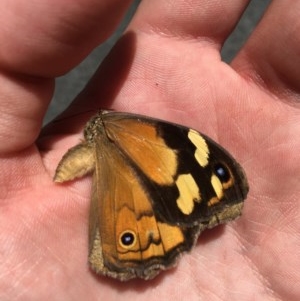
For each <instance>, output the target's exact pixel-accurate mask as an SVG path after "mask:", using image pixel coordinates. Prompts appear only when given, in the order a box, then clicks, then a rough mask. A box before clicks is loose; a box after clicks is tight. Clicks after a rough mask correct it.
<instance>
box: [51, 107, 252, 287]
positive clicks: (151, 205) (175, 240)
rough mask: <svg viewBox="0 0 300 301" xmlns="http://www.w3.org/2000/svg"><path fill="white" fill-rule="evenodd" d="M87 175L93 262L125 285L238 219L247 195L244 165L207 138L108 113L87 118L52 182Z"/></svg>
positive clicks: (175, 126)
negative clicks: (211, 230) (89, 177)
mask: <svg viewBox="0 0 300 301" xmlns="http://www.w3.org/2000/svg"><path fill="white" fill-rule="evenodd" d="M89 173H91V174H92V175H93V184H92V200H91V206H90V217H89V263H90V266H91V268H92V270H94V271H95V272H96V273H99V274H102V275H107V276H110V277H113V278H117V279H119V280H122V281H125V280H129V279H132V278H143V279H152V278H153V277H155V276H156V275H157V274H158V273H159V272H160V271H161V270H165V269H167V268H170V267H172V266H174V265H176V263H177V261H178V258H179V257H180V255H181V253H183V252H186V251H189V250H190V249H191V248H192V247H193V246H194V244H195V242H196V241H197V238H198V236H199V234H200V233H201V232H202V231H203V230H204V229H206V228H212V227H215V226H217V225H218V224H221V223H225V222H228V221H231V220H233V219H235V218H237V217H238V216H240V214H241V211H242V207H243V203H244V200H245V198H246V196H247V193H248V190H249V187H248V183H247V178H246V175H245V172H244V171H243V169H242V167H241V166H240V165H239V164H238V163H237V162H236V160H235V159H234V158H233V157H232V156H231V155H230V154H229V153H228V152H227V151H226V150H225V149H223V148H222V147H221V146H220V145H218V144H217V143H216V142H214V141H212V140H211V139H210V138H208V137H207V136H205V135H203V134H201V133H199V132H197V131H195V130H193V129H190V128H188V127H185V126H181V125H178V124H174V123H170V122H166V121H162V120H158V119H154V118H150V117H146V116H141V115H136V114H130V113H122V112H115V111H109V110H102V111H99V112H98V114H96V115H95V116H94V117H92V118H91V119H90V121H89V122H88V123H87V125H86V127H85V129H84V141H82V142H81V143H80V144H78V145H76V146H74V147H73V148H71V149H70V150H69V151H68V152H67V153H66V154H65V155H64V156H63V158H62V159H61V161H60V163H59V164H58V167H57V169H56V172H55V176H54V181H55V182H60V183H61V182H66V181H71V180H73V179H75V178H80V177H83V176H85V175H86V174H89Z"/></svg>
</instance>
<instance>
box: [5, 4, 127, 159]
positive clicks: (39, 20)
mask: <svg viewBox="0 0 300 301" xmlns="http://www.w3.org/2000/svg"><path fill="white" fill-rule="evenodd" d="M5 2H7V3H6V4H5V5H4V3H2V6H3V8H2V13H3V14H2V17H1V24H2V26H1V27H0V44H1V47H0V77H1V84H0V95H1V99H0V120H1V121H0V139H1V141H6V142H5V143H2V144H1V145H0V153H1V154H5V153H9V152H12V151H18V150H21V149H24V148H26V147H28V146H29V145H30V144H32V143H33V142H34V140H35V139H36V136H37V134H38V132H39V130H40V126H41V122H42V117H43V115H44V112H45V110H46V107H47V105H48V102H49V101H50V99H51V96H52V93H53V88H54V80H53V77H55V76H57V75H61V74H63V73H64V72H66V71H67V70H69V69H70V68H72V67H73V66H74V65H76V64H77V63H78V62H80V61H81V60H82V59H83V58H84V57H85V56H86V55H87V54H88V53H89V52H90V51H91V50H92V49H93V48H94V47H95V46H96V45H97V44H98V43H100V42H101V41H103V40H104V39H105V38H107V37H108V35H109V34H110V33H111V32H112V31H113V29H114V28H115V26H116V25H117V23H118V22H119V20H120V18H121V17H122V15H123V14H124V12H125V9H126V7H127V6H128V3H129V1H123V0H119V1H118V0H114V1H112V0H110V1H104V0H103V1H93V0H78V1H71V2H70V1H62V0H57V1H53V0H51V1H50V0H49V1H42V2H41V1H34V2H28V1H24V0H18V1H13V2H11V1H5ZM20 12H22V13H20ZM3 24H4V25H5V26H3Z"/></svg>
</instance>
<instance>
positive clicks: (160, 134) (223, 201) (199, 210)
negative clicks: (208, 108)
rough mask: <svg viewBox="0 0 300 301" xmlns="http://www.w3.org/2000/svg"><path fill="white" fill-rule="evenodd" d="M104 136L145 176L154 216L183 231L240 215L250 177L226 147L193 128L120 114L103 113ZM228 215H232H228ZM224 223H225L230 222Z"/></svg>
mask: <svg viewBox="0 0 300 301" xmlns="http://www.w3.org/2000/svg"><path fill="white" fill-rule="evenodd" d="M101 118H102V120H103V124H104V127H105V132H106V134H107V136H108V137H109V139H110V140H111V141H113V142H114V143H115V145H116V147H117V148H119V150H120V151H121V152H122V153H123V154H124V155H125V156H126V158H127V159H128V160H129V161H130V162H131V164H132V166H134V168H135V170H136V171H137V172H138V173H139V176H140V177H144V184H145V188H146V190H147V191H148V193H149V198H150V200H151V201H152V202H153V203H152V205H153V207H154V209H155V213H156V214H157V216H159V217H160V218H161V219H163V220H165V221H167V222H169V223H171V224H180V225H183V226H188V227H189V226H192V225H199V224H201V223H209V222H210V220H211V218H212V216H213V215H215V214H222V213H223V211H224V210H227V209H228V208H229V207H232V208H233V211H232V215H233V216H232V218H235V217H236V215H234V214H237V213H238V212H237V211H236V208H237V207H238V211H240V210H241V208H242V204H243V201H244V199H245V197H246V195H247V192H248V184H247V180H246V177H245V174H244V172H243V170H242V168H241V167H240V166H239V164H238V163H237V162H236V161H235V160H234V159H233V158H232V156H231V155H230V154H229V153H228V152H227V151H226V150H224V149H223V148H222V147H221V146H219V145H218V144H216V143H215V142H213V141H212V140H211V139H209V138H208V137H206V136H204V135H202V134H200V133H198V132H197V131H194V130H191V129H189V128H186V127H183V126H180V125H176V124H172V123H168V122H164V121H160V120H156V119H151V118H145V117H143V116H139V115H134V114H124V113H118V112H108V113H102V114H101ZM227 215H228V214H227ZM225 221H226V220H221V221H220V222H225Z"/></svg>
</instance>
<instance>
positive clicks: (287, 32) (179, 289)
mask: <svg viewBox="0 0 300 301" xmlns="http://www.w3.org/2000/svg"><path fill="white" fill-rule="evenodd" d="M247 3H248V2H247V1H241V0H231V1H216V0H197V1H196V0H191V1H184V0H175V1H174V0H166V1H159V0H143V1H142V3H141V5H140V7H139V9H138V11H137V13H136V15H135V17H134V19H133V20H132V22H131V24H130V25H129V28H128V29H127V32H126V33H125V35H124V37H123V38H122V39H121V41H120V42H119V43H118V44H117V45H116V47H115V48H114V50H113V51H112V53H111V55H110V56H109V57H108V58H107V59H106V60H105V62H104V63H103V65H102V66H101V67H100V69H99V71H98V72H97V74H95V76H94V78H93V79H92V80H91V82H90V83H89V85H88V86H87V87H86V89H85V91H83V93H81V94H80V95H79V96H78V98H77V99H76V100H75V102H74V104H73V106H72V107H71V108H70V109H69V111H68V112H66V113H65V114H64V115H63V116H61V117H60V118H59V121H58V122H55V123H53V124H52V125H49V126H48V127H47V128H46V129H44V131H43V132H42V133H41V134H40V136H39V138H38V135H39V133H40V130H41V120H42V118H43V116H44V114H45V111H46V109H47V106H48V104H49V101H50V99H51V96H52V93H53V89H54V78H55V77H56V76H59V75H61V74H63V73H65V72H67V71H68V70H70V69H71V68H73V67H74V66H75V65H77V64H78V63H79V62H80V61H81V60H82V59H83V58H84V57H85V56H86V55H87V54H88V53H89V52H90V51H91V50H92V49H93V48H94V47H95V46H96V45H98V44H99V43H101V42H103V41H104V39H105V38H107V36H109V34H111V33H112V31H113V30H114V28H115V27H116V25H117V23H118V22H119V21H120V18H121V17H122V15H123V14H124V12H125V10H126V8H127V5H128V4H129V3H128V1H124V0H122V1H121V0H119V1H117V0H107V1H104V0H102V1H101V0H97V1H95V0H77V1H74V0H73V1H67V0H59V1H53V0H51V1H47V0H44V1H31V2H30V3H28V1H24V0H15V1H13V2H12V1H2V2H1V4H2V6H3V10H1V11H2V13H3V15H2V17H1V25H2V26H0V42H1V43H0V44H1V47H0V77H1V80H0V95H1V98H0V139H1V141H2V143H1V145H0V160H1V163H0V164H1V165H0V166H1V178H0V186H1V188H0V229H1V231H0V300H22V301H24V300H117V299H118V298H120V297H122V300H127V299H128V300H140V301H141V300H182V299H183V298H184V297H185V296H186V295H187V294H188V296H189V299H190V300H231V301H232V300H290V301H292V300H298V299H299V296H300V287H299V282H300V251H299V250H300V236H299V233H300V223H299V216H300V202H299V200H300V180H299V179H300V177H299V174H300V152H299V149H300V122H299V117H300V116H299V115H300V113H299V108H300V103H299V99H300V97H299V92H300V89H299V88H300V86H299V78H300V71H299V70H300V60H299V52H300V35H299V34H298V33H299V28H300V19H299V15H298V13H297V12H299V9H300V2H299V1H292V0H285V1H282V0H274V1H272V3H271V5H270V6H269V7H268V9H267V11H266V13H265V15H264V16H263V18H262V20H261V22H260V23H259V25H258V26H257V27H256V28H255V30H254V31H253V34H252V35H251V37H250V38H249V39H248V41H247V42H246V43H245V45H244V46H243V48H242V49H241V51H240V52H239V54H238V55H237V56H236V57H235V59H234V60H233V62H232V63H231V64H230V65H227V64H225V63H223V62H222V61H221V59H220V49H221V46H222V43H223V42H224V40H225V39H226V38H227V37H228V35H229V34H230V32H231V31H232V30H233V28H234V26H235V24H236V23H237V22H238V20H239V18H240V17H241V15H242V13H243V10H244V9H245V8H246V6H247ZM20 12H22V13H20ZM100 107H101V108H114V109H117V110H119V111H130V112H135V113H141V114H147V115H151V116H154V117H158V118H163V119H166V120H169V121H173V122H177V123H181V124H184V125H187V126H190V127H193V128H195V129H197V130H199V131H201V132H204V133H206V134H208V135H209V136H211V137H212V138H213V139H215V140H216V141H218V142H219V143H220V144H221V145H223V146H224V147H225V148H227V149H228V150H229V151H230V152H231V153H232V154H233V155H234V156H235V157H236V158H237V160H238V161H239V162H240V163H241V165H242V166H243V167H244V169H245V171H246V173H247V176H248V179H249V185H250V193H249V196H248V198H247V200H246V202H245V207H244V210H243V215H242V217H241V218H240V219H238V220H237V221H234V222H232V223H229V224H227V225H226V226H221V227H218V228H215V229H213V230H209V231H207V232H205V233H203V235H201V237H200V239H199V241H198V243H197V245H196V247H195V248H194V249H193V251H192V252H191V253H190V254H186V255H184V256H183V257H182V259H181V260H180V263H179V265H178V267H177V268H176V269H172V270H170V271H168V272H164V273H162V274H161V275H160V276H159V277H158V278H156V279H154V280H153V281H149V282H145V281H142V280H134V281H131V282H129V283H119V282H118V281H114V280H111V279H108V278H104V277H101V276H99V277H97V276H95V275H94V274H93V273H92V272H91V271H90V270H89V268H88V265H87V252H88V242H87V237H88V235H87V228H88V208H89V195H90V187H91V179H90V178H89V177H86V178H84V179H82V180H78V181H74V182H72V183H69V184H63V185H59V184H55V183H53V182H52V177H53V175H54V171H55V168H56V165H57V163H58V162H59V160H60V158H61V157H62V155H63V154H64V153H65V152H66V150H67V149H68V148H70V147H71V146H73V145H75V144H76V143H78V142H79V141H80V139H81V137H82V127H83V125H84V123H85V122H86V121H87V120H88V118H89V117H90V116H91V115H92V113H90V112H88V111H89V110H95V109H96V108H100ZM80 113H81V114H80ZM72 116H73V117H72ZM36 142H37V144H36ZM137 298H138V299H137Z"/></svg>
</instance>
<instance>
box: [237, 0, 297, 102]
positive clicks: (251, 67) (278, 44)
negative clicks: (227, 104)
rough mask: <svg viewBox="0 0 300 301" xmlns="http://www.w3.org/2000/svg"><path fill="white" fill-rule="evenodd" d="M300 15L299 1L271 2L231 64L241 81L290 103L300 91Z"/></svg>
mask: <svg viewBox="0 0 300 301" xmlns="http://www.w3.org/2000/svg"><path fill="white" fill-rule="evenodd" d="M299 11H300V2H299V1H292V0H287V1H280V0H275V1H272V3H271V5H270V6H269V8H268V10H267V11H266V13H265V15H264V17H263V19H262V20H261V22H260V24H259V25H258V26H257V28H256V30H255V31H254V32H253V34H252V36H251V37H250V38H249V40H248V42H247V43H246V44H245V46H244V47H243V49H242V50H241V52H240V53H239V55H238V56H237V57H236V59H235V60H234V61H233V64H232V66H233V67H234V68H235V69H236V70H237V71H238V72H239V73H240V74H242V75H243V76H244V77H246V78H248V79H251V80H252V81H255V82H256V83H257V84H259V85H260V86H261V87H263V88H264V89H267V90H268V91H269V92H272V93H274V94H276V95H277V96H278V97H279V98H284V99H285V100H287V99H289V100H290V101H291V102H295V100H296V99H297V94H298V93H299V90H300V84H299V78H300V60H299V53H300V35H299V29H300V18H299Z"/></svg>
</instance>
